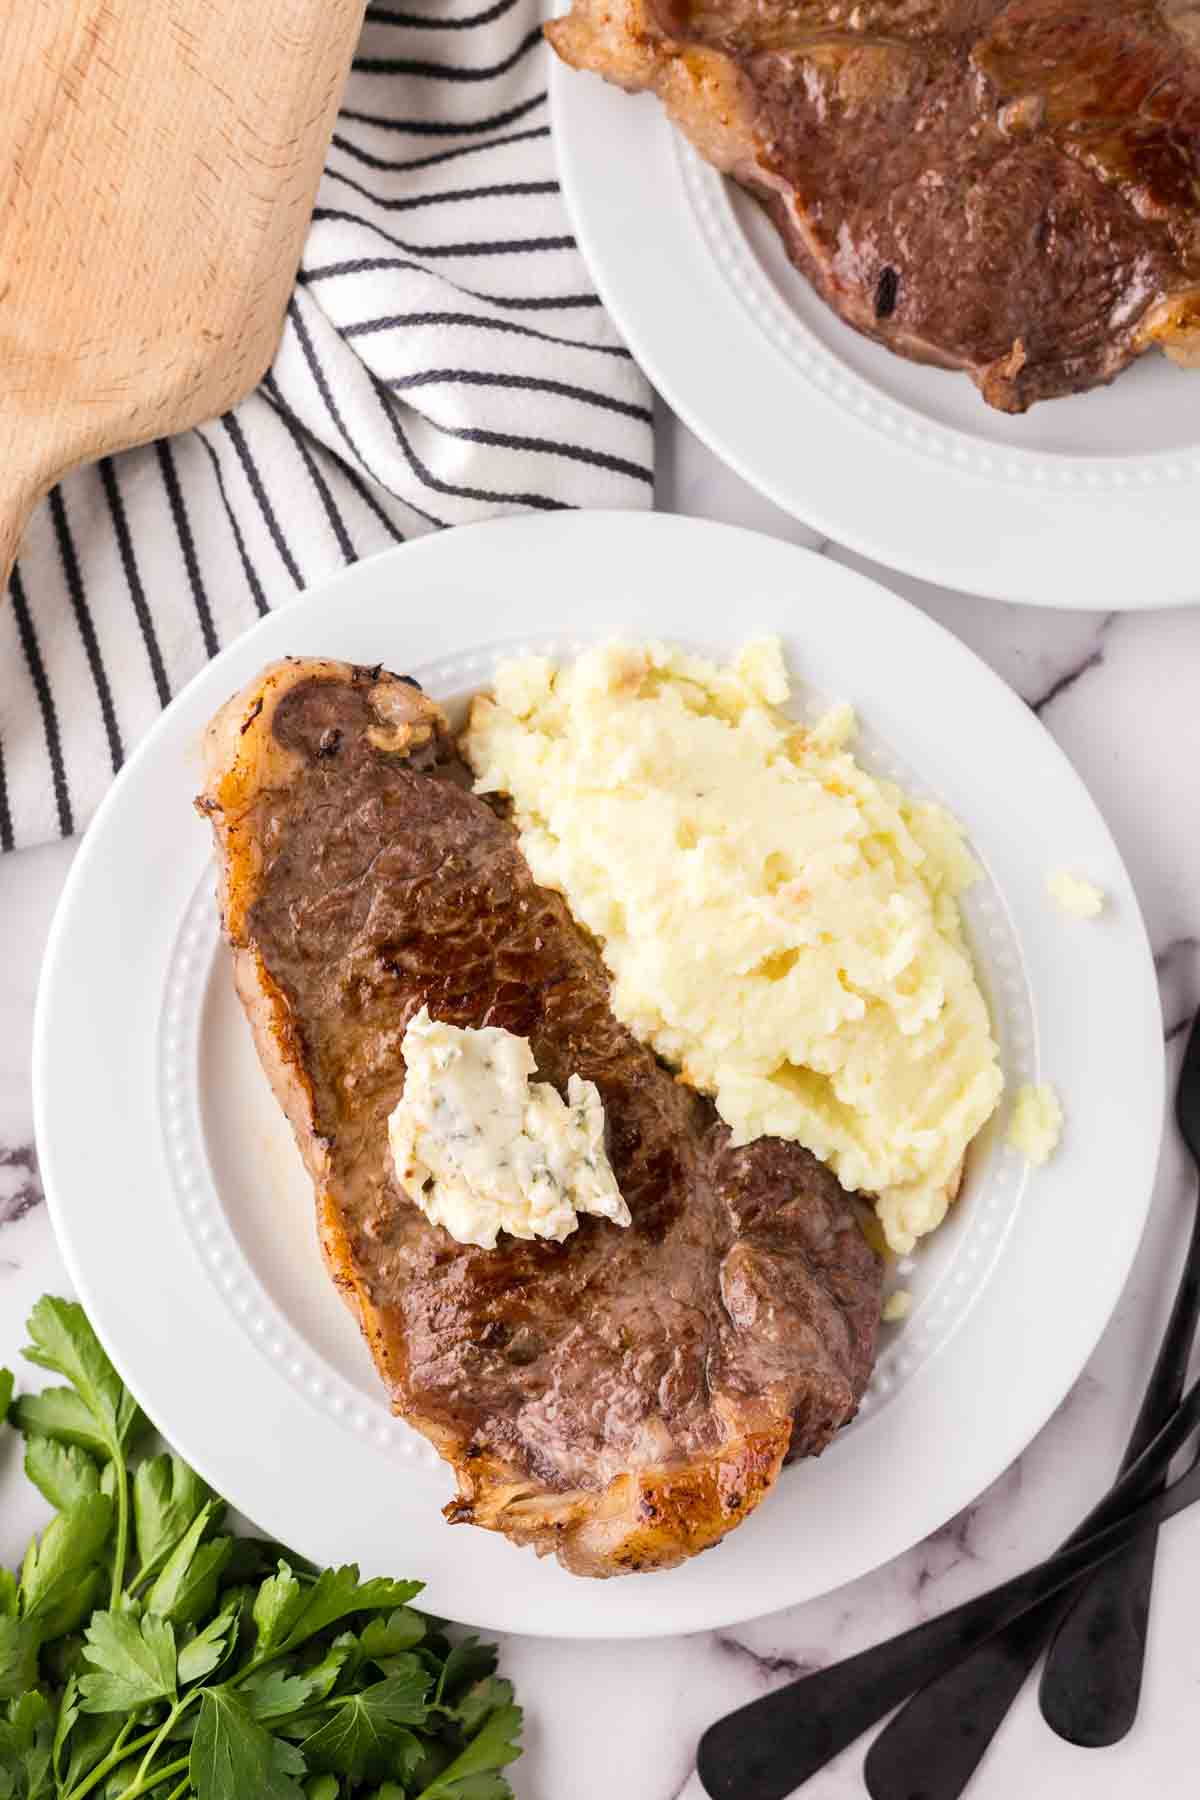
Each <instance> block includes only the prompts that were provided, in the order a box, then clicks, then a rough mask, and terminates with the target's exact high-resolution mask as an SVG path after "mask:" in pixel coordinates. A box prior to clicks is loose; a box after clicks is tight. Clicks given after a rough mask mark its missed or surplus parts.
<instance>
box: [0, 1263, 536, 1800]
mask: <svg viewBox="0 0 1200 1800" xmlns="http://www.w3.org/2000/svg"><path fill="white" fill-rule="evenodd" d="M29 1336H30V1339H31V1344H30V1347H29V1348H28V1349H27V1350H26V1351H25V1355H26V1356H27V1357H28V1358H29V1360H30V1361H31V1362H35V1363H37V1364H38V1365H39V1366H40V1367H41V1368H44V1369H50V1370H52V1371H53V1372H54V1373H55V1374H57V1375H60V1376H62V1377H63V1378H64V1381H65V1383H66V1385H65V1386H62V1387H52V1388H48V1389H47V1390H45V1391H44V1392H43V1393H40V1394H29V1395H24V1396H22V1397H21V1398H20V1399H19V1400H17V1401H15V1402H13V1399H12V1395H13V1377H12V1375H11V1374H10V1373H9V1371H8V1370H6V1369H0V1424H2V1423H3V1420H4V1418H5V1416H6V1415H8V1416H9V1417H11V1419H12V1422H13V1423H14V1424H15V1425H16V1426H17V1429H18V1430H19V1431H20V1432H21V1433H22V1434H23V1436H24V1439H25V1470H26V1473H27V1475H28V1476H29V1478H30V1480H31V1481H32V1482H34V1484H35V1485H36V1486H37V1488H38V1489H39V1490H40V1492H41V1493H42V1494H43V1495H44V1496H45V1498H46V1499H47V1500H48V1501H49V1502H50V1504H51V1506H53V1507H54V1508H55V1516H54V1517H53V1518H52V1519H51V1521H50V1523H49V1524H48V1525H47V1527H46V1529H45V1530H44V1532H43V1533H42V1535H41V1538H40V1539H35V1540H34V1542H33V1543H31V1544H30V1546H29V1549H28V1551H27V1552H26V1555H25V1559H24V1562H23V1564H22V1566H21V1569H20V1571H19V1572H18V1573H13V1572H11V1571H9V1570H7V1569H3V1568H0V1800H88V1797H89V1796H92V1797H93V1800H141V1796H142V1795H145V1794H153V1795H155V1796H156V1797H157V1800H185V1797H188V1796H194V1797H195V1800H341V1797H342V1796H346V1797H347V1800H350V1797H353V1796H360V1797H361V1800H512V1789H511V1787H510V1786H509V1783H508V1781H507V1779H506V1777H505V1775H504V1774H503V1771H504V1770H505V1769H506V1768H507V1767H508V1766H509V1764H510V1763H512V1762H513V1760H514V1759H515V1758H516V1757H517V1756H519V1755H520V1731H521V1712H520V1709H519V1707H517V1706H515V1705H514V1704H513V1695H512V1688H511V1686H510V1684H509V1683H508V1682H507V1681H503V1680H501V1679H500V1678H499V1677H498V1676H497V1675H496V1673H495V1669H496V1653H495V1650H494V1649H493V1648H492V1647H491V1646H489V1645H484V1644H480V1643H478V1642H477V1641H476V1640H475V1639H473V1638H472V1639H468V1640H467V1641H466V1642H465V1643H459V1644H454V1643H451V1641H450V1640H449V1639H448V1638H447V1637H446V1635H445V1633H444V1632H443V1630H442V1628H441V1626H440V1624H439V1623H438V1622H437V1621H436V1620H433V1619H428V1618H426V1617H425V1616H424V1615H423V1614H421V1613H419V1612H417V1611H416V1610H414V1608H413V1607H412V1606H411V1605H410V1602H411V1601H412V1600H413V1599H415V1597H416V1595H417V1594H418V1593H419V1592H420V1588H421V1584H420V1582H415V1581H388V1580H380V1579H376V1580H370V1581H360V1579H359V1573H358V1570H357V1568H356V1567H355V1566H354V1565H353V1564H347V1565H346V1566H345V1567H343V1568H338V1569H323V1570H317V1569H314V1568H313V1567H312V1566H311V1565H310V1564H308V1563H306V1562H304V1561H303V1560H302V1559H300V1558H297V1557H294V1556H291V1555H289V1553H288V1552H287V1551H285V1550H283V1549H282V1547H281V1546H279V1545H277V1544H271V1543H268V1542H266V1541H265V1540H261V1539H256V1538H245V1537H234V1536H232V1535H230V1534H228V1533H223V1532H222V1530H221V1525H222V1521H223V1518H224V1513H225V1504H224V1502H223V1501H222V1500H221V1499H220V1498H219V1497H218V1496H217V1495H215V1494H214V1493H213V1492H212V1491H211V1489H210V1488H209V1487H208V1486H207V1485H206V1484H205V1483H204V1482H203V1481H201V1479H200V1477H199V1476H198V1475H197V1474H196V1473H195V1472H194V1471H193V1470H192V1469H190V1468H188V1466H187V1464H186V1463H184V1462H182V1461H181V1460H180V1458H179V1457H177V1456H173V1455H171V1454H169V1453H163V1454H157V1455H153V1454H150V1453H148V1452H147V1451H146V1450H145V1447H144V1438H145V1436H146V1435H147V1432H148V1426H147V1423H146V1420H145V1418H144V1417H143V1415H142V1414H141V1412H140V1411H139V1409H138V1407H137V1405H136V1403H135V1402H134V1400H133V1398H132V1396H131V1395H130V1394H129V1392H128V1390H127V1389H126V1388H125V1386H124V1384H123V1383H122V1382H121V1380H120V1378H119V1376H118V1375H117V1373H116V1371H115V1369H114V1368H113V1366H112V1364H111V1363H110V1362H109V1360H108V1357H107V1356H106V1355H105V1353H104V1351H103V1349H102V1348H101V1346H100V1343H99V1340H98V1339H97V1338H96V1335H95V1333H94V1332H93V1330H92V1328H91V1326H90V1324H89V1323H88V1320H87V1318H86V1316H85V1314H84V1312H83V1309H82V1308H81V1307H79V1306H78V1305H76V1304H74V1303H73V1302H70V1301H66V1300H58V1299H52V1298H44V1299H42V1300H40V1301H39V1302H38V1304H37V1305H36V1306H35V1307H34V1309H33V1313H32V1316H31V1318H30V1320H29Z"/></svg>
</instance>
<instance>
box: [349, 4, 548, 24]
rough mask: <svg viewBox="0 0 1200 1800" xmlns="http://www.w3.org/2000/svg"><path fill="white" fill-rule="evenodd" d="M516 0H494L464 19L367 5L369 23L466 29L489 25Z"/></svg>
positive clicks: (510, 8)
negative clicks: (441, 17) (436, 16)
mask: <svg viewBox="0 0 1200 1800" xmlns="http://www.w3.org/2000/svg"><path fill="white" fill-rule="evenodd" d="M516 4H517V0H496V4H495V5H494V6H489V7H487V8H486V9H485V10H484V11H483V12H477V13H471V15H470V16H469V17H468V18H466V19H431V18H430V17H429V15H428V13H406V12H397V10H396V9H395V7H392V6H368V8H367V15H366V16H367V23H368V24H370V25H407V26H408V28H409V30H410V31H466V30H467V29H468V28H469V27H470V26H472V25H490V24H491V23H492V20H493V19H502V18H503V17H504V15H505V13H508V12H511V11H512V9H513V7H514V6H515V5H516Z"/></svg>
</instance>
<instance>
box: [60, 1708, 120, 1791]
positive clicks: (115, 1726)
mask: <svg viewBox="0 0 1200 1800" xmlns="http://www.w3.org/2000/svg"><path fill="white" fill-rule="evenodd" d="M64 1710H65V1706H64ZM125 1723H126V1721H125V1720H124V1719H123V1718H122V1717H121V1714H120V1713H80V1714H79V1715H78V1717H77V1718H76V1719H75V1720H74V1721H73V1722H72V1725H71V1727H70V1732H69V1736H68V1733H67V1732H66V1731H64V1732H63V1738H64V1739H65V1740H66V1741H67V1742H68V1744H69V1747H70V1751H71V1758H70V1761H69V1762H68V1763H67V1768H66V1773H65V1775H63V1776H62V1778H61V1783H60V1785H61V1786H62V1789H63V1792H64V1793H67V1794H69V1793H70V1792H71V1790H72V1789H73V1788H74V1787H75V1786H76V1785H77V1784H78V1783H79V1782H81V1781H82V1780H83V1778H84V1776H85V1775H89V1774H90V1773H91V1771H92V1770H93V1769H94V1768H95V1767H96V1764H97V1763H98V1762H103V1760H104V1758H105V1757H106V1756H107V1755H108V1753H109V1751H110V1750H111V1749H112V1747H113V1745H114V1744H115V1743H116V1741H117V1739H118V1738H119V1737H120V1735H121V1732H122V1730H123V1729H124V1727H125ZM56 1749H57V1750H58V1753H59V1754H61V1746H58V1745H57V1740H56ZM55 1767H56V1768H57V1767H58V1764H57V1763H56V1764H55Z"/></svg>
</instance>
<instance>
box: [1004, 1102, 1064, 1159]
mask: <svg viewBox="0 0 1200 1800" xmlns="http://www.w3.org/2000/svg"><path fill="white" fill-rule="evenodd" d="M1062 1127H1063V1110H1062V1105H1061V1103H1060V1101H1059V1098H1058V1095H1057V1094H1056V1093H1055V1091H1054V1089H1053V1088H1052V1087H1050V1086H1049V1084H1048V1083H1043V1084H1042V1086H1041V1087H1021V1088H1018V1089H1017V1092H1016V1098H1015V1099H1014V1101H1013V1115H1012V1123H1011V1124H1010V1125H1009V1128H1008V1141H1009V1143H1010V1144H1011V1145H1012V1146H1013V1149H1014V1150H1019V1151H1020V1152H1021V1154H1022V1156H1025V1157H1027V1158H1028V1159H1029V1161H1030V1162H1031V1163H1035V1164H1040V1163H1044V1162H1046V1161H1047V1160H1048V1158H1050V1157H1051V1156H1053V1154H1054V1152H1055V1151H1056V1150H1057V1149H1058V1142H1059V1139H1060V1138H1061V1137H1062Z"/></svg>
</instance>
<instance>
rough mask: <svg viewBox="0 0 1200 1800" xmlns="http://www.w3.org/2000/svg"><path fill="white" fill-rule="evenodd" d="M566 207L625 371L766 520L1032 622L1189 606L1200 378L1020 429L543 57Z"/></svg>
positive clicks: (1144, 365)
mask: <svg viewBox="0 0 1200 1800" xmlns="http://www.w3.org/2000/svg"><path fill="white" fill-rule="evenodd" d="M550 61H551V65H552V68H551V80H550V97H551V107H552V116H553V121H554V137H555V146H556V150H557V154H558V162H559V169H560V173H561V176H562V183H563V191H564V193H565V195H566V199H567V204H568V207H569V209H570V212H571V216H572V222H573V224H574V227H575V233H576V236H577V238H578V240H579V244H580V248H581V249H582V251H583V253H584V256H585V257H586V259H587V263H588V267H589V269H590V271H591V273H592V276H593V278H594V280H595V282H596V286H597V288H598V289H599V292H600V295H601V297H602V299H603V300H604V303H605V305H606V306H607V307H608V309H609V311H610V312H611V313H612V315H613V318H614V319H615V321H616V323H617V325H618V327H619V329H620V331H621V332H622V334H623V336H624V338H625V340H626V342H627V344H628V345H629V348H630V349H631V350H632V351H633V354H634V355H635V356H636V357H637V359H638V361H639V362H640V363H641V365H642V367H643V368H644V369H645V371H646V373H647V374H648V375H649V376H650V379H651V380H652V381H653V382H654V384H655V386H656V387H657V388H658V389H659V390H660V391H661V392H662V394H663V395H664V396H665V397H666V399H667V400H668V401H669V402H670V404H671V406H672V407H673V408H674V410H675V411H676V412H677V413H678V414H679V416H680V418H682V419H683V420H684V422H685V423H686V424H687V425H689V426H690V427H691V429H692V430H693V431H694V432H695V433H696V435H697V436H698V437H700V438H702V439H703V440H704V442H705V443H706V444H707V445H708V446H709V448H710V449H711V450H713V451H714V452H715V453H716V454H717V455H718V456H720V457H722V458H723V459H724V461H726V462H727V463H729V464H730V465H731V467H733V468H734V469H736V470H737V472H738V473H739V474H740V475H741V476H743V477H744V478H745V480H747V481H749V482H751V483H753V485H754V486H756V487H758V488H760V489H761V490H762V492H763V493H765V494H767V495H768V496H769V497H770V498H771V499H772V500H774V501H775V502H776V504H777V505H779V506H782V507H784V508H785V509H786V510H787V511H789V512H791V513H794V514H795V515H796V516H797V517H798V518H800V519H803V520H805V521H806V522H807V523H808V524H810V525H812V526H814V527H816V529H817V530H819V531H821V532H823V533H825V534H826V535H828V536H829V537H832V538H835V539H837V541H838V542H839V543H843V544H847V545H849V546H850V547H851V548H853V549H855V550H858V551H860V552H861V553H862V554H863V555H865V556H871V557H874V558H876V559H877V560H879V561H880V562H884V563H888V564H890V565H891V566H892V567H893V568H897V569H903V570H904V571H905V572H906V573H908V574H910V575H916V576H920V577H922V578H923V579H925V580H927V581H936V582H940V583H942V584H943V585H944V586H946V587H950V588H958V589H962V590H964V591H966V592H969V593H976V594H985V595H991V596H995V597H997V598H1000V599H1004V600H1019V601H1026V602H1030V603H1034V604H1038V605H1043V606H1055V607H1078V608H1094V609H1098V610H1101V611H1105V612H1113V611H1121V610H1125V609H1128V608H1137V607H1151V606H1166V605H1182V604H1184V603H1185V602H1187V601H1192V600H1196V599H1198V598H1200V579H1198V577H1197V572H1196V571H1197V568H1198V566H1200V376H1198V375H1196V374H1194V373H1193V374H1189V373H1188V372H1187V371H1184V370H1181V369H1179V368H1177V367H1175V366H1174V365H1172V364H1171V363H1169V362H1168V361H1167V360H1166V358H1164V357H1162V356H1160V355H1156V354H1152V355H1149V356H1146V357H1143V358H1142V360H1141V362H1140V363H1138V364H1137V365H1136V366H1135V367H1134V368H1132V369H1130V370H1128V371H1127V372H1126V373H1125V374H1123V375H1121V376H1120V377H1119V378H1118V379H1117V381H1116V382H1114V383H1113V385H1112V386H1111V387H1109V388H1104V389H1099V390H1097V391H1095V392H1093V393H1090V394H1081V395H1077V396H1075V397H1073V398H1071V399H1065V400H1052V401H1047V402H1045V403H1044V404H1042V405H1040V406H1036V407H1034V408H1033V409H1032V411H1031V412H1029V413H1027V414H1025V415H1024V416H1022V417H1019V418H1011V417H1007V416H1006V415H1004V414H1002V413H998V412H995V411H993V410H992V409H991V408H989V407H987V406H985V405H984V403H983V401H982V400H981V399H980V397H979V395H978V393H977V392H976V390H975V388H974V386H973V385H972V383H971V382H970V381H969V380H968V378H967V377H966V376H965V375H958V374H952V373H949V372H947V371H945V370H940V369H932V368H927V367H924V366H922V365H920V364H917V363H911V362H907V361H905V360H904V359H903V358H902V357H899V356H895V355H893V354H892V353H891V352H889V351H887V350H884V349H883V348H881V347H880V346H879V345H877V344H872V343H871V342H870V341H869V340H868V339H866V338H863V337H860V336H859V334H858V333H857V332H854V331H852V330H851V329H850V327H849V326H847V325H844V324H842V322H841V320H840V319H838V318H837V317H836V315H835V314H834V313H832V312H831V311H830V310H829V308H828V307H826V306H825V305H824V304H823V303H822V302H821V301H820V300H819V299H818V298H817V296H816V294H815V293H814V292H813V290H812V288H811V287H810V286H809V284H808V283H807V282H806V281H805V280H804V278H803V277H802V276H801V275H800V274H799V273H798V272H797V271H796V270H795V269H794V268H793V267H792V265H791V264H790V263H789V261H788V259H787V257H786V256H785V254H784V251H783V246H782V243H781V241H780V239H779V237H778V234H777V233H776V232H775V230H774V228H773V227H772V226H771V225H770V224H769V222H768V220H767V218H766V216H765V214H764V213H763V212H762V211H761V209H760V208H759V206H758V204H757V203H756V202H755V201H754V200H752V199H751V198H750V197H749V196H748V195H746V194H744V193H743V192H741V190H739V189H738V188H736V187H735V186H734V185H733V184H732V183H730V182H726V181H724V180H723V179H722V178H721V177H720V176H719V175H717V174H716V172H715V171H714V170H713V169H711V168H709V167H708V166H707V165H706V164H705V163H704V162H702V161H701V159H700V158H699V157H698V156H697V155H696V153H695V152H694V151H693V150H692V149H691V147H690V146H689V145H688V144H687V143H686V141H685V140H684V139H683V137H682V136H681V135H680V134H679V133H678V132H676V131H675V130H674V129H673V127H672V126H671V125H670V124H669V122H668V120H667V118H666V115H665V113H664V112H663V110H662V108H661V107H660V106H659V104H658V102H657V101H656V100H655V99H653V98H652V97H651V96H649V95H638V96H636V97H634V98H631V97H630V96H629V95H627V94H624V93H622V92H621V91H620V90H619V89H617V88H614V87H610V86H608V85H607V84H606V83H604V82H602V81H600V80H599V79H598V78H597V77H596V76H593V75H587V74H580V73H577V72H576V71H574V70H572V69H568V68H567V67H565V65H563V64H562V63H560V62H559V61H558V59H557V57H555V56H553V55H551V58H550Z"/></svg>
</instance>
